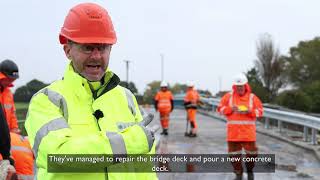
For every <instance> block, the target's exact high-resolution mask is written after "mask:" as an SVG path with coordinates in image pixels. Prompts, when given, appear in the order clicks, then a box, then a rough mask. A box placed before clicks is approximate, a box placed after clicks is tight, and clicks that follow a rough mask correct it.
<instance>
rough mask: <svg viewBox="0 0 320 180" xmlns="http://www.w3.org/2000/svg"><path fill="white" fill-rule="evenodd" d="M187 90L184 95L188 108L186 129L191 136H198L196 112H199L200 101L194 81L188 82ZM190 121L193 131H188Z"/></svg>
mask: <svg viewBox="0 0 320 180" xmlns="http://www.w3.org/2000/svg"><path fill="white" fill-rule="evenodd" d="M187 86H188V87H187V92H186V96H185V97H184V106H185V108H186V110H187V121H188V122H187V129H186V133H185V135H186V136H189V137H196V136H197V128H198V125H197V122H196V113H197V106H198V103H199V102H200V96H199V93H198V92H197V91H196V90H195V89H194V84H193V83H191V82H190V83H188V84H187ZM189 122H190V125H191V131H190V133H188V132H187V131H188V123H189Z"/></svg>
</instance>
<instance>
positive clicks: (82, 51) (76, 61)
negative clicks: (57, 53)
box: [63, 42, 112, 81]
mask: <svg viewBox="0 0 320 180" xmlns="http://www.w3.org/2000/svg"><path fill="white" fill-rule="evenodd" d="M111 46H112V45H109V44H78V43H75V42H69V43H68V44H66V45H64V47H63V49H64V52H65V54H66V56H67V57H68V58H69V59H70V60H71V61H72V66H73V68H74V70H75V71H76V72H77V73H79V74H80V75H81V76H83V77H84V78H86V79H87V80H89V81H100V80H101V78H102V77H103V76H104V74H105V71H106V69H107V68H108V64H109V58H110V52H111Z"/></svg>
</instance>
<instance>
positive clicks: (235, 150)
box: [228, 141, 258, 174]
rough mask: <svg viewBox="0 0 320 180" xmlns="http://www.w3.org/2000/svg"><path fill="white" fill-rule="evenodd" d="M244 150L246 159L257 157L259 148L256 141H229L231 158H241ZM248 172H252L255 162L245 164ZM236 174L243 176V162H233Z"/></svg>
mask: <svg viewBox="0 0 320 180" xmlns="http://www.w3.org/2000/svg"><path fill="white" fill-rule="evenodd" d="M242 148H243V149H244V151H245V153H246V157H257V156H258V148H257V146H256V142H255V141H228V154H229V156H230V157H234V158H241V156H242ZM245 165H246V168H247V172H252V171H253V168H254V161H252V162H246V163H245ZM232 166H233V170H234V173H236V174H242V173H243V168H242V162H241V161H239V162H238V161H236V162H232Z"/></svg>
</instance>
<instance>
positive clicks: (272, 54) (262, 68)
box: [255, 34, 285, 101]
mask: <svg viewBox="0 0 320 180" xmlns="http://www.w3.org/2000/svg"><path fill="white" fill-rule="evenodd" d="M256 48H257V52H256V53H257V58H258V59H257V60H255V67H256V69H257V71H258V75H259V78H260V80H261V82H262V83H263V86H264V87H265V88H266V90H267V91H268V99H269V101H272V100H273V99H274V98H275V96H276V95H277V93H278V91H279V89H280V88H281V87H283V86H284V85H285V78H284V73H282V72H283V71H284V61H283V59H282V58H281V56H280V51H279V48H276V47H275V45H274V42H273V39H272V37H271V35H269V34H263V35H262V36H260V38H259V40H258V42H257V45H256Z"/></svg>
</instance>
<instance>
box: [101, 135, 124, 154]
mask: <svg viewBox="0 0 320 180" xmlns="http://www.w3.org/2000/svg"><path fill="white" fill-rule="evenodd" d="M106 135H107V137H108V139H109V142H110V145H111V149H112V153H113V154H127V149H126V145H125V143H124V139H123V137H122V136H121V135H120V134H118V133H115V132H107V133H106Z"/></svg>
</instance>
